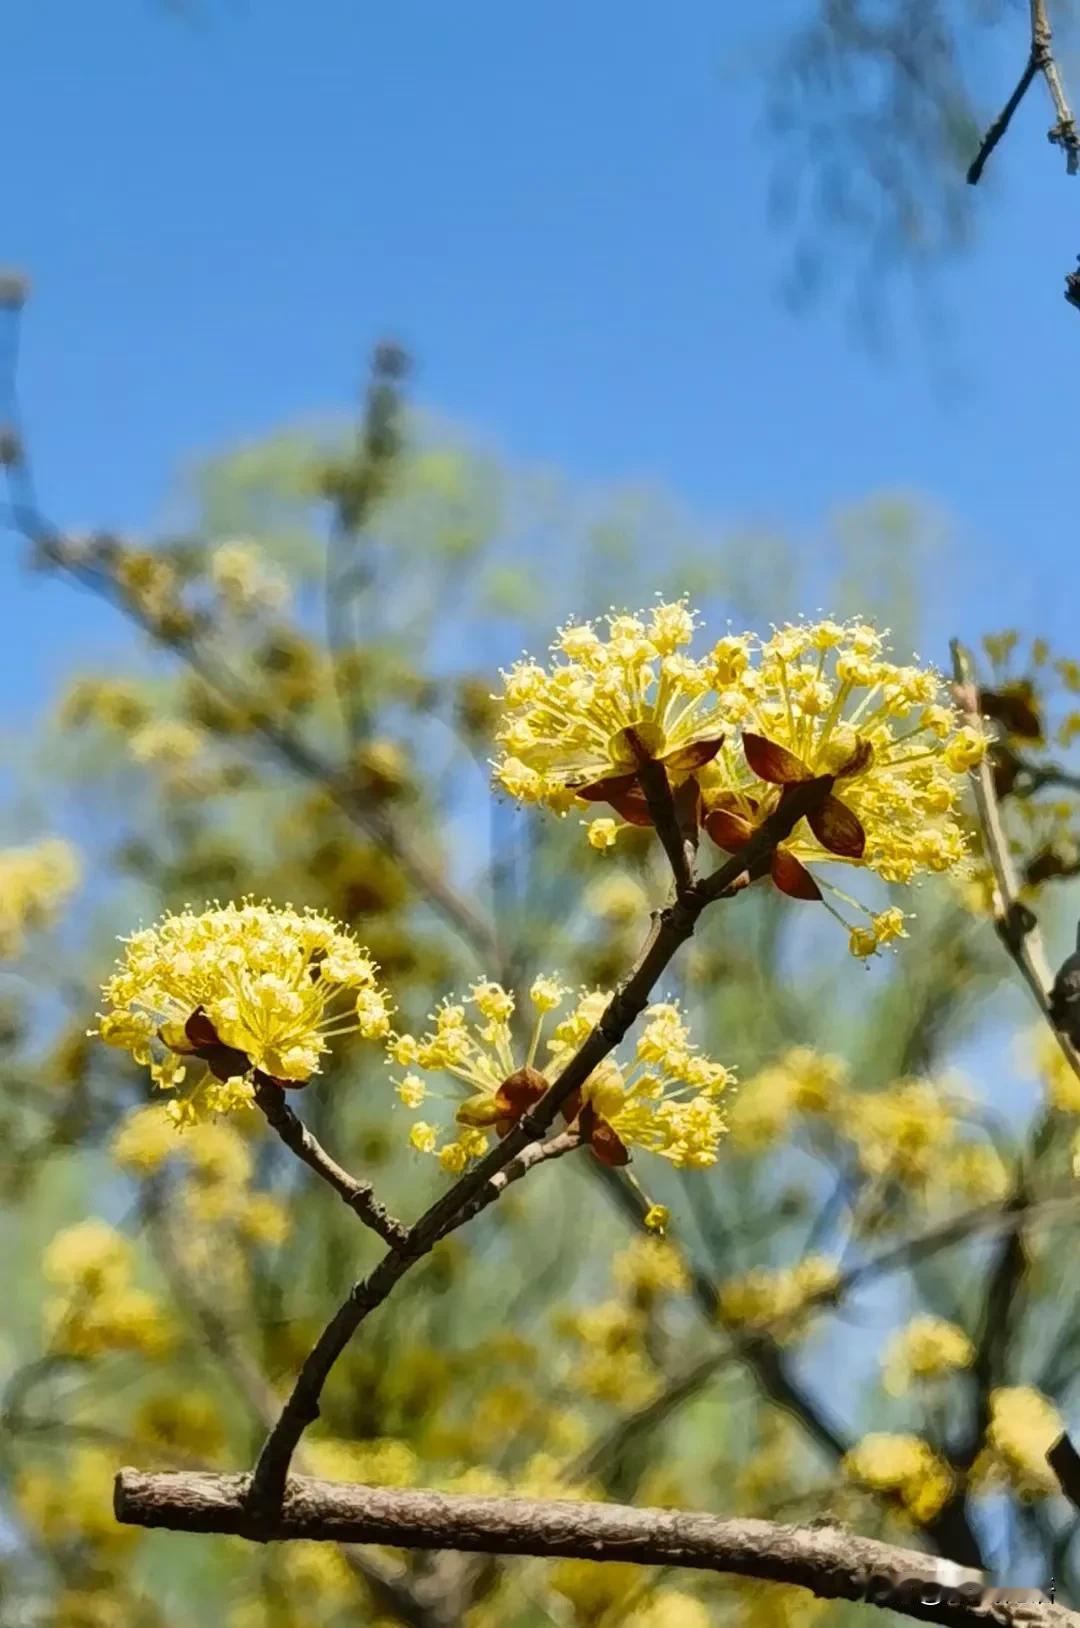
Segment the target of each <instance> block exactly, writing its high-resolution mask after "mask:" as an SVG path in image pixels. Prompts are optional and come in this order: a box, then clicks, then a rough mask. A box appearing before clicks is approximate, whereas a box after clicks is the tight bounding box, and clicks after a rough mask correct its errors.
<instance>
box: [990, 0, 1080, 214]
mask: <svg viewBox="0 0 1080 1628" xmlns="http://www.w3.org/2000/svg"><path fill="white" fill-rule="evenodd" d="M1029 17H1030V29H1031V44H1030V48H1029V52H1028V59H1027V62H1026V64H1025V65H1024V71H1023V73H1022V74H1021V75H1020V79H1019V81H1018V83H1017V86H1016V89H1015V90H1014V91H1013V93H1012V95H1011V96H1010V97H1009V100H1008V101H1007V102H1006V103H1005V106H1004V107H1003V108H1002V110H1001V112H1000V113H999V114H998V116H997V118H996V119H995V120H994V122H993V124H992V125H991V126H990V128H989V129H988V130H987V132H986V134H985V136H984V137H983V139H982V141H981V143H980V144H979V150H978V152H977V153H976V154H975V157H974V158H973V159H972V162H971V165H970V167H969V169H968V172H967V178H968V183H969V184H970V185H971V186H976V185H977V184H978V181H979V178H980V176H981V175H982V172H983V170H984V169H985V167H986V161H987V159H988V158H989V157H990V154H991V153H992V152H993V151H994V148H995V147H996V146H997V144H998V142H999V141H1000V140H1001V138H1002V136H1003V135H1004V134H1005V132H1006V130H1007V129H1008V128H1009V125H1010V123H1011V121H1012V116H1013V114H1014V113H1015V112H1016V110H1017V108H1018V107H1019V106H1020V103H1021V102H1022V101H1023V99H1024V97H1025V96H1026V94H1027V91H1028V88H1029V87H1030V85H1031V82H1032V80H1033V79H1034V78H1035V75H1036V74H1040V73H1041V74H1042V76H1043V78H1044V79H1045V81H1046V88H1047V90H1048V91H1049V93H1050V99H1051V101H1052V102H1053V104H1054V112H1055V114H1056V115H1057V122H1056V124H1054V125H1053V126H1052V128H1051V129H1050V131H1049V132H1048V135H1049V139H1050V140H1051V141H1052V142H1053V143H1054V144H1055V145H1056V146H1058V147H1061V148H1063V149H1064V152H1065V167H1066V171H1067V173H1068V174H1069V175H1075V174H1076V172H1077V169H1078V167H1080V131H1078V130H1077V127H1076V120H1075V119H1074V118H1073V114H1072V110H1071V108H1070V107H1069V104H1068V101H1067V99H1066V96H1065V87H1064V85H1063V84H1062V81H1061V72H1060V69H1059V68H1058V65H1057V60H1056V58H1055V56H1054V36H1053V30H1052V29H1051V27H1050V15H1049V12H1048V11H1047V9H1046V0H1029Z"/></svg>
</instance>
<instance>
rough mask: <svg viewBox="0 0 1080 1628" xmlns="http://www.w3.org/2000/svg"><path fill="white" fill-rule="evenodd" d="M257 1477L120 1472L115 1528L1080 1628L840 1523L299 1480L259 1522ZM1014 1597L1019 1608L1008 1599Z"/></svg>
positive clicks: (947, 1565) (927, 1617)
mask: <svg viewBox="0 0 1080 1628" xmlns="http://www.w3.org/2000/svg"><path fill="white" fill-rule="evenodd" d="M248 1486H249V1481H248V1477H247V1476H242V1475H233V1476H221V1475H196V1474H184V1473H179V1474H177V1473H173V1474H164V1475H143V1474H141V1473H140V1472H139V1471H137V1470H130V1469H126V1470H122V1471H121V1472H120V1474H119V1475H118V1476H117V1479H116V1493H115V1509H116V1515H117V1519H118V1520H120V1521H121V1522H123V1523H124V1524H126V1525H137V1526H148V1527H166V1528H168V1529H170V1530H172V1531H183V1532H219V1533H228V1534H231V1535H235V1536H239V1537H245V1538H248V1539H250V1540H251V1541H253V1542H256V1543H265V1542H269V1541H272V1540H279V1539H284V1538H307V1539H315V1540H320V1539H322V1540H325V1539H347V1540H349V1541H351V1542H359V1543H385V1544H391V1545H393V1546H395V1547H400V1548H418V1549H457V1550H464V1551H466V1552H471V1553H481V1554H500V1555H504V1554H518V1555H536V1556H539V1557H542V1558H548V1557H554V1556H569V1557H572V1558H576V1559H585V1560H619V1561H623V1562H627V1561H629V1562H632V1563H636V1564H638V1565H644V1566H673V1567H681V1568H689V1569H694V1570H702V1571H711V1572H720V1573H727V1574H731V1575H735V1576H741V1577H753V1578H758V1579H761V1580H762V1581H766V1582H773V1583H785V1584H789V1585H794V1586H796V1587H799V1588H805V1589H809V1590H810V1591H811V1592H812V1593H814V1594H816V1595H817V1596H818V1597H819V1598H822V1599H839V1600H865V1601H868V1602H869V1603H870V1604H873V1605H877V1606H881V1607H887V1608H888V1609H889V1610H892V1611H899V1612H902V1613H903V1614H905V1615H906V1616H910V1617H914V1618H916V1619H917V1620H919V1621H921V1622H938V1623H943V1624H945V1625H946V1628H973V1625H974V1624H975V1623H976V1622H980V1623H983V1624H985V1621H986V1614H987V1611H988V1610H989V1609H991V1608H992V1609H993V1614H994V1617H995V1620H996V1621H997V1622H998V1623H1000V1624H1003V1625H1006V1628H1011V1625H1013V1624H1016V1625H1017V1628H1020V1624H1023V1625H1024V1628H1080V1616H1077V1615H1075V1614H1074V1613H1072V1612H1070V1611H1066V1610H1064V1609H1063V1608H1062V1607H1061V1606H1056V1605H1052V1604H1050V1602H1049V1601H1048V1600H1047V1599H1046V1598H1045V1596H1044V1595H1043V1594H1042V1593H1041V1592H1040V1591H1038V1590H1035V1589H1023V1590H998V1589H987V1588H986V1586H985V1578H984V1576H983V1574H982V1572H980V1571H976V1570H972V1569H969V1568H967V1567H963V1566H957V1565H954V1564H953V1563H952V1562H951V1561H943V1560H940V1559H938V1558H937V1557H936V1556H934V1555H929V1554H926V1553H925V1552H923V1551H920V1550H916V1549H901V1548H896V1547H894V1546H893V1545H892V1544H887V1543H881V1542H879V1541H877V1540H876V1539H873V1538H864V1537H861V1536H859V1535H858V1534H856V1533H854V1532H849V1531H847V1530H846V1529H844V1528H842V1527H838V1526H820V1527H798V1526H779V1525H775V1524H773V1523H771V1522H769V1521H760V1520H725V1519H721V1518H719V1517H717V1516H715V1515H701V1514H696V1513H695V1514H690V1513H685V1512H682V1511H677V1510H670V1509H640V1508H632V1507H629V1506H627V1505H621V1504H598V1503H586V1502H580V1503H578V1502H567V1501H558V1500H554V1499H534V1498H470V1497H464V1496H460V1495H459V1496H451V1495H448V1494H445V1493H438V1492H426V1491H422V1492H421V1491H402V1490H399V1489H397V1488H389V1487H365V1486H342V1485H339V1484H337V1483H334V1482H330V1481H314V1480H310V1479H308V1478H306V1477H300V1476H295V1477H291V1478H290V1480H289V1483H288V1487H287V1489H286V1493H285V1498H284V1501H283V1503H282V1506H281V1508H280V1509H277V1510H273V1511H270V1512H269V1513H265V1514H257V1513H254V1512H253V1510H252V1507H251V1503H250V1500H249V1498H248V1496H247V1495H248ZM1010 1596H1011V1598H1010Z"/></svg>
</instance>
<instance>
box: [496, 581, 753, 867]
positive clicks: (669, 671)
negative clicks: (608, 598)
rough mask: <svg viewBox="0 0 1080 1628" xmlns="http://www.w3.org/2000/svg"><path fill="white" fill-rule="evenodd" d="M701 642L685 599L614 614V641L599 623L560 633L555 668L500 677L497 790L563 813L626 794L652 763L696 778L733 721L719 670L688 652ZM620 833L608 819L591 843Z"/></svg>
mask: <svg viewBox="0 0 1080 1628" xmlns="http://www.w3.org/2000/svg"><path fill="white" fill-rule="evenodd" d="M693 636H694V614H693V612H692V611H690V610H688V609H687V607H686V605H685V603H684V602H683V601H682V600H679V601H677V602H675V603H670V604H658V605H656V606H654V607H653V609H652V611H651V612H649V611H643V612H641V613H640V614H639V615H633V616H628V615H616V614H614V613H613V614H611V615H610V616H608V617H607V637H606V638H604V637H602V636H601V634H599V633H598V632H597V631H596V629H595V628H594V626H593V625H592V623H591V622H583V623H576V624H575V623H571V624H568V625H567V626H566V627H564V628H562V629H561V630H560V632H559V635H558V638H557V639H556V640H555V643H554V644H553V645H552V647H551V650H552V655H553V658H554V659H553V661H552V664H551V667H550V669H545V668H543V667H540V666H539V665H537V663H535V662H533V661H529V660H523V661H519V662H517V663H516V664H515V666H513V667H512V668H511V669H510V670H509V672H505V673H503V675H502V677H503V695H502V696H501V697H500V699H501V701H502V704H503V708H504V717H503V721H502V724H501V725H500V727H499V729H498V731H497V734H496V739H497V740H498V742H499V744H500V745H501V746H502V748H503V755H502V757H501V758H500V759H499V760H498V761H497V762H496V764H495V766H494V768H495V779H496V781H497V783H498V784H499V785H501V786H502V787H503V789H504V790H505V791H508V792H509V793H510V795H511V797H514V798H516V799H518V800H519V801H522V802H543V803H545V804H547V806H548V807H549V808H552V809H554V810H555V811H556V812H558V813H565V812H566V810H567V809H568V808H569V806H570V804H571V803H572V802H573V800H574V798H575V796H580V795H588V796H589V797H590V800H597V794H596V793H591V792H590V788H595V787H597V786H598V784H599V783H602V782H604V781H608V780H623V779H624V778H626V777H628V778H626V786H624V787H623V788H622V789H623V790H625V789H626V787H628V786H630V785H631V784H632V783H633V782H634V780H635V779H636V776H637V771H638V769H639V768H640V766H641V764H642V761H643V760H644V759H646V758H652V759H654V760H659V761H662V762H664V763H665V764H666V765H667V768H668V772H669V774H670V775H671V776H672V778H674V779H676V780H678V779H679V778H680V776H683V777H684V776H685V775H686V774H688V773H690V772H691V771H692V770H693V769H694V767H696V765H697V764H698V763H701V762H704V761H705V760H706V757H707V756H709V755H710V754H711V752H712V751H713V750H714V749H715V743H716V741H717V739H718V737H719V736H720V735H721V734H722V733H723V731H724V729H725V728H726V727H728V723H729V720H728V719H727V717H726V715H725V714H724V713H723V711H722V710H721V708H720V706H719V704H718V701H717V697H716V695H715V693H714V690H713V677H714V664H713V663H712V662H711V661H710V659H709V658H708V657H706V658H704V659H702V660H694V659H693V658H691V657H690V656H688V655H685V654H682V653H681V652H682V651H684V649H685V647H686V646H687V645H689V644H690V642H691V640H692V639H693ZM599 800H600V801H603V802H608V801H610V798H609V797H608V796H607V795H606V794H604V795H600V796H599ZM615 806H616V808H617V810H618V812H623V810H622V809H621V808H619V807H618V803H616V804H615ZM613 831H614V827H613V825H612V822H610V821H608V822H607V823H606V824H605V825H604V826H603V827H602V828H601V829H600V830H597V829H596V827H595V826H591V827H590V828H589V840H590V841H591V842H592V843H593V845H594V846H595V847H607V846H609V845H610V841H612V840H614V838H613ZM594 833H595V834H594Z"/></svg>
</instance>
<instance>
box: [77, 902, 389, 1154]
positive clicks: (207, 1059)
mask: <svg viewBox="0 0 1080 1628" xmlns="http://www.w3.org/2000/svg"><path fill="white" fill-rule="evenodd" d="M126 943H127V948H126V951H125V954H124V955H123V956H122V957H121V959H120V961H119V962H118V970H117V971H116V972H115V973H114V974H113V976H112V977H111V978H110V979H109V980H108V982H107V983H106V984H105V985H104V988H103V994H104V997H105V1000H106V1002H107V1003H108V1007H109V1010H108V1011H107V1012H106V1013H105V1014H104V1016H103V1017H102V1019H101V1024H100V1028H99V1031H98V1032H99V1033H100V1035H101V1038H102V1039H103V1040H104V1041H105V1042H106V1044H108V1045H112V1046H117V1047H119V1048H121V1049H122V1050H126V1051H128V1052H130V1053H131V1055H132V1057H134V1059H135V1061H136V1062H140V1063H148V1064H150V1065H151V1074H152V1076H153V1077H154V1078H155V1079H156V1082H157V1084H158V1085H159V1086H160V1087H161V1088H162V1089H164V1090H169V1089H172V1088H173V1087H174V1086H175V1085H176V1084H178V1083H179V1081H180V1079H181V1078H182V1069H183V1066H184V1065H183V1064H182V1063H180V1062H178V1061H177V1059H179V1058H185V1057H186V1058H189V1059H190V1060H191V1063H192V1064H193V1065H194V1067H193V1068H192V1069H191V1070H190V1071H191V1072H193V1073H195V1074H196V1075H197V1076H198V1077H197V1078H196V1079H195V1080H194V1083H193V1088H192V1089H191V1090H190V1091H189V1092H188V1093H187V1094H186V1095H185V1097H184V1098H183V1099H182V1100H177V1101H176V1102H174V1103H172V1104H171V1105H170V1114H171V1117H172V1118H173V1119H174V1121H175V1122H176V1123H177V1124H180V1125H184V1124H190V1123H194V1122H195V1121H197V1120H198V1119H200V1118H205V1117H207V1116H208V1115H209V1114H213V1113H222V1112H227V1111H228V1110H230V1109H232V1108H238V1107H242V1106H244V1105H245V1104H247V1103H249V1102H250V1100H251V1097H252V1085H251V1076H252V1073H253V1072H258V1073H262V1074H264V1075H267V1076H269V1077H270V1078H272V1079H276V1080H279V1081H281V1083H283V1084H286V1085H289V1084H302V1083H303V1082H304V1081H306V1080H308V1079H309V1078H310V1077H311V1075H312V1074H314V1073H317V1072H318V1070H319V1061H320V1058H321V1057H322V1056H323V1054H324V1053H325V1052H326V1051H328V1050H329V1042H330V1040H331V1039H332V1038H334V1037H335V1036H338V1035H342V1034H347V1033H349V1032H350V1031H354V1030H359V1031H360V1033H361V1034H363V1035H365V1036H369V1035H370V1036H378V1035H382V1034H385V1033H386V1031H387V1030H388V1028H389V1007H388V1002H387V997H386V995H385V992H384V991H383V990H381V989H380V988H379V986H378V984H377V982H376V972H377V968H376V965H375V963H374V961H372V959H371V957H370V956H369V955H368V953H367V951H366V950H364V949H362V948H361V947H360V945H358V944H357V943H356V941H355V940H354V939H353V938H352V936H351V935H350V934H349V933H348V932H347V931H346V930H345V929H344V928H342V927H339V926H338V925H337V923H336V922H333V921H331V920H329V919H328V918H327V917H325V916H320V915H316V914H315V912H314V911H311V910H307V911H305V912H303V913H302V914H301V913H299V912H298V911H295V910H293V909H292V908H291V907H289V906H286V907H284V908H281V909H279V908H275V907H274V906H271V905H266V904H252V903H248V902H246V903H244V904H241V905H236V904H229V905H215V906H214V907H213V908H211V909H208V910H204V911H202V912H201V913H200V914H195V913H194V912H193V911H191V910H184V911H182V912H181V913H180V914H179V915H166V916H164V917H163V918H162V919H161V921H160V922H159V923H158V924H157V925H156V926H154V927H150V928H147V929H145V930H143V931H141V932H138V933H135V934H133V935H132V937H131V938H130V939H128V940H127V941H126Z"/></svg>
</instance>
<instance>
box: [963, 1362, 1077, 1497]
mask: <svg viewBox="0 0 1080 1628" xmlns="http://www.w3.org/2000/svg"><path fill="white" fill-rule="evenodd" d="M1064 1428H1065V1427H1064V1425H1063V1423H1062V1419H1061V1415H1060V1413H1059V1412H1058V1410H1057V1408H1055V1406H1054V1404H1053V1403H1052V1402H1051V1401H1050V1399H1049V1398H1048V1397H1046V1396H1044V1395H1043V1394H1042V1392H1041V1391H1037V1390H1034V1389H1033V1388H1032V1387H1031V1386H1029V1385H1006V1386H1002V1387H1001V1388H999V1389H998V1390H994V1391H991V1392H990V1423H989V1425H988V1426H987V1430H986V1441H985V1443H984V1446H983V1450H982V1452H981V1453H980V1454H979V1457H978V1459H977V1460H976V1461H975V1464H974V1466H973V1468H972V1472H971V1476H972V1481H973V1483H974V1484H975V1485H976V1486H981V1487H987V1488H989V1487H993V1486H995V1485H1001V1484H1002V1483H1004V1484H1005V1485H1006V1486H1009V1487H1011V1488H1012V1490H1013V1491H1014V1492H1015V1493H1016V1495H1017V1497H1019V1498H1021V1499H1024V1500H1028V1499H1032V1498H1045V1497H1050V1496H1052V1495H1053V1494H1054V1493H1056V1492H1057V1491H1058V1490H1059V1488H1058V1482H1057V1477H1056V1476H1055V1474H1054V1472H1053V1470H1052V1469H1051V1468H1050V1466H1049V1464H1048V1463H1047V1462H1046V1455H1047V1453H1048V1451H1049V1450H1050V1448H1051V1447H1052V1446H1053V1445H1054V1443H1055V1441H1057V1439H1058V1437H1059V1436H1060V1435H1061V1434H1062V1431H1063V1430H1064Z"/></svg>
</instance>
